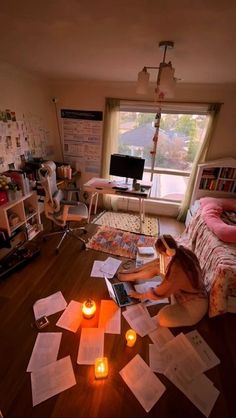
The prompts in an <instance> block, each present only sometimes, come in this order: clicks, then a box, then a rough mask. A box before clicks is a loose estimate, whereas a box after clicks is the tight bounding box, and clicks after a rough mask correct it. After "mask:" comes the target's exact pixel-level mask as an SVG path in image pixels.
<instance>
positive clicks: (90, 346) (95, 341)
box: [77, 328, 104, 364]
mask: <svg viewBox="0 0 236 418" xmlns="http://www.w3.org/2000/svg"><path fill="white" fill-rule="evenodd" d="M103 350H104V329H103V328H82V330H81V337H80V345H79V351H78V357H77V363H78V364H94V363H95V359H96V358H97V357H103Z"/></svg>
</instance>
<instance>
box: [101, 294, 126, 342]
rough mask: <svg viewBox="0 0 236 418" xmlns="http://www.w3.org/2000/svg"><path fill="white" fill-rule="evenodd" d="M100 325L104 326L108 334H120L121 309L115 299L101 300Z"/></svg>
mask: <svg viewBox="0 0 236 418" xmlns="http://www.w3.org/2000/svg"><path fill="white" fill-rule="evenodd" d="M98 327H99V328H104V331H105V333H107V334H120V332H121V309H120V308H119V307H118V306H117V304H116V303H115V302H113V300H102V301H101V307H100V314H99V323H98Z"/></svg>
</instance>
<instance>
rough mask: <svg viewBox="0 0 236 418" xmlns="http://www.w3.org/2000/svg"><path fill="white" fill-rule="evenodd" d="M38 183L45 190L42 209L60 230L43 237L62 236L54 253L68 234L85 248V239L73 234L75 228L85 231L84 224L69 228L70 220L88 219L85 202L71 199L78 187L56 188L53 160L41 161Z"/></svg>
mask: <svg viewBox="0 0 236 418" xmlns="http://www.w3.org/2000/svg"><path fill="white" fill-rule="evenodd" d="M38 174H39V179H40V183H41V185H42V187H43V189H44V191H45V198H44V211H45V215H46V217H47V218H48V219H50V220H51V221H52V222H53V224H56V225H59V226H60V227H61V228H62V230H61V231H54V232H51V233H49V234H46V235H44V239H46V238H47V237H50V236H53V235H61V234H62V237H61V239H60V241H59V244H58V245H57V247H56V253H58V252H59V249H60V247H61V244H62V242H63V241H64V239H65V238H66V237H67V236H68V235H69V236H72V237H74V238H76V239H77V240H79V241H81V242H82V243H83V248H85V244H86V241H85V240H84V239H83V238H81V237H80V236H77V235H76V234H75V231H76V230H81V231H83V233H86V232H87V231H86V229H85V227H84V226H80V227H78V228H70V222H76V221H82V220H87V219H88V208H87V206H86V205H85V203H81V202H78V201H73V200H71V196H72V193H73V192H78V191H79V190H80V189H78V188H66V189H58V188H57V182H56V164H55V163H54V162H53V161H46V162H44V163H42V165H41V167H40V169H39V170H38Z"/></svg>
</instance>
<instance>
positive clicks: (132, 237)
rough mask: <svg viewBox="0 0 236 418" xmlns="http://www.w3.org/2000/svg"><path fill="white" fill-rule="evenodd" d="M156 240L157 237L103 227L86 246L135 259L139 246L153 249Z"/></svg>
mask: <svg viewBox="0 0 236 418" xmlns="http://www.w3.org/2000/svg"><path fill="white" fill-rule="evenodd" d="M156 239H157V238H156V237H150V236H145V235H140V234H133V233H131V232H125V231H121V230H119V229H116V228H111V227H109V226H101V227H99V228H98V230H97V232H96V233H95V235H94V236H93V237H92V238H91V239H90V240H89V242H88V243H87V244H86V248H90V249H91V250H96V251H102V252H104V253H108V254H113V255H118V256H120V257H127V258H132V259H135V258H136V254H137V247H138V246H140V247H141V246H143V247H152V246H154V244H155V242H156Z"/></svg>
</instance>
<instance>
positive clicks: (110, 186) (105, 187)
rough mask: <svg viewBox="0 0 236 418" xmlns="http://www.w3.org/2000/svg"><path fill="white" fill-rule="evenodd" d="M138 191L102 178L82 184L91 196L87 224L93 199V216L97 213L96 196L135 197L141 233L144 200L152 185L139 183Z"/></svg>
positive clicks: (129, 186) (95, 178)
mask: <svg viewBox="0 0 236 418" xmlns="http://www.w3.org/2000/svg"><path fill="white" fill-rule="evenodd" d="M140 186H141V187H140V190H135V189H133V187H132V186H131V185H126V184H122V185H121V183H120V182H119V183H118V182H116V181H110V180H107V179H103V178H97V177H93V178H92V179H90V180H89V181H88V182H87V183H85V184H84V186H83V188H84V191H86V192H88V193H90V194H91V196H90V202H89V215H88V222H89V221H90V216H91V211H92V205H93V201H94V199H95V206H94V214H96V213H97V204H98V195H99V194H112V195H116V196H122V197H135V198H136V199H138V200H139V217H140V232H142V224H143V222H144V220H145V199H147V198H148V197H149V195H150V192H151V187H152V183H151V182H149V183H148V184H147V183H143V184H142V183H141V184H140Z"/></svg>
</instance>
